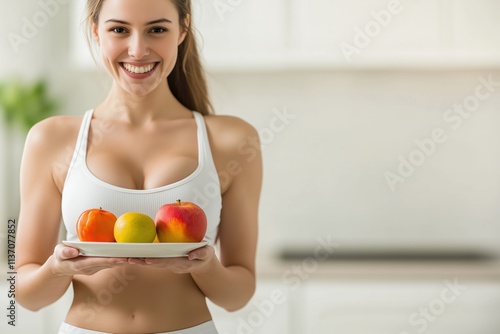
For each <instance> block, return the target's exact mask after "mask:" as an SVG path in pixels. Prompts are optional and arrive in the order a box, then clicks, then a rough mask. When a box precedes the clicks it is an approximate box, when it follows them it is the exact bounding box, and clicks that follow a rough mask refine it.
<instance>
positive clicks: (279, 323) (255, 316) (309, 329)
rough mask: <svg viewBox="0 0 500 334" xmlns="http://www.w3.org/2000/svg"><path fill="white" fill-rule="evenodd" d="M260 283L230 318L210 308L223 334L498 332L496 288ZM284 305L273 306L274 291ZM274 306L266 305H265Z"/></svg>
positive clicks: (455, 283) (453, 282) (455, 282)
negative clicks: (293, 289) (241, 307)
mask: <svg viewBox="0 0 500 334" xmlns="http://www.w3.org/2000/svg"><path fill="white" fill-rule="evenodd" d="M290 287H291V286H287V284H286V283H284V282H283V281H279V280H266V281H260V284H259V289H258V291H257V292H256V295H255V296H254V298H253V299H252V301H251V302H250V303H249V304H248V305H247V306H246V307H245V308H244V309H242V310H240V311H237V312H235V313H228V312H226V311H224V310H221V309H220V308H218V307H216V306H214V305H213V304H210V309H211V311H212V314H213V317H214V321H215V323H216V326H217V328H218V330H219V332H220V333H221V334H229V333H259V334H274V333H282V334H303V333H316V334H331V333H343V334H414V333H422V332H425V333H428V334H443V333H456V334H469V333H471V328H474V332H475V333H476V332H477V333H481V334H498V331H499V330H500V319H498V316H497V315H498V311H499V310H500V283H498V282H488V281H475V280H471V281H467V280H464V281H461V280H460V278H457V277H451V278H449V279H445V280H423V281H421V280H391V279H387V280H355V279H354V280H337V279H335V278H332V279H331V280H324V279H321V280H316V279H307V280H304V281H302V282H301V284H300V286H298V289H297V290H295V291H292V290H291V289H290ZM273 290H274V291H282V292H283V300H284V302H283V303H281V304H277V303H271V302H270V300H271V297H270V295H271V294H272V291H273ZM271 305H272V306H271Z"/></svg>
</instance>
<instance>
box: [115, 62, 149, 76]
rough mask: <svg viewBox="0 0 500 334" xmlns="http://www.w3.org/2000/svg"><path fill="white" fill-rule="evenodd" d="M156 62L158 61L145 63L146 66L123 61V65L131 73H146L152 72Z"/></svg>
mask: <svg viewBox="0 0 500 334" xmlns="http://www.w3.org/2000/svg"><path fill="white" fill-rule="evenodd" d="M156 64H157V63H152V64H148V65H144V66H134V65H130V64H127V63H122V66H123V68H124V69H126V70H127V71H128V72H130V73H135V74H144V73H148V72H151V71H152V70H153V69H154V68H155V66H156Z"/></svg>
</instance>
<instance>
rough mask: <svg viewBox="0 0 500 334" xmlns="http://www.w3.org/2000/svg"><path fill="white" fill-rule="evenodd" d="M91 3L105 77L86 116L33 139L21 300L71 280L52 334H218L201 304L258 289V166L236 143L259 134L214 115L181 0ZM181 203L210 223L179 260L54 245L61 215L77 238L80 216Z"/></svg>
mask: <svg viewBox="0 0 500 334" xmlns="http://www.w3.org/2000/svg"><path fill="white" fill-rule="evenodd" d="M87 9H88V13H87V14H88V22H89V27H90V31H91V34H92V37H93V39H94V40H95V42H96V43H97V45H98V47H99V49H100V54H101V58H102V62H103V65H104V67H105V68H106V70H107V72H108V73H109V74H110V75H111V77H112V78H113V85H112V87H111V89H110V92H109V94H108V95H107V97H106V98H105V99H104V101H103V102H102V103H101V104H99V105H98V106H96V107H95V108H94V109H92V110H90V111H88V112H87V113H85V115H84V116H83V117H74V116H57V117H53V118H49V119H46V120H44V121H42V122H40V123H39V124H37V125H36V126H34V127H33V128H32V130H31V131H30V133H29V135H28V138H27V141H26V147H25V152H24V154H23V161H22V167H21V212H20V217H19V225H18V232H17V233H18V234H17V240H19V243H18V245H17V271H18V283H17V284H18V286H17V289H18V294H17V299H18V302H19V303H20V304H21V305H22V306H24V307H26V308H27V309H30V310H39V309H41V308H43V307H45V306H47V305H49V304H51V303H53V302H55V301H57V300H58V299H59V298H60V297H61V296H62V295H63V294H64V293H65V292H66V290H67V289H68V287H69V286H70V285H71V284H72V286H73V291H74V300H73V303H72V305H71V307H70V309H69V311H68V314H67V316H66V319H65V322H64V323H63V324H62V326H61V329H60V333H61V334H62V333H96V332H97V333H101V332H104V333H216V332H217V331H216V329H215V326H214V324H213V322H212V321H211V315H210V313H209V310H208V309H207V305H206V298H208V299H210V300H211V301H212V302H213V303H215V304H217V305H219V306H221V307H223V308H225V309H227V310H229V311H233V310H237V309H240V308H241V307H243V306H244V305H245V304H246V303H247V302H248V300H249V299H250V298H251V296H252V295H253V293H254V290H255V252H256V242H257V210H258V201H259V196H260V189H261V179H262V167H261V157H260V152H258V151H257V150H255V149H253V150H250V149H249V148H245V144H246V143H248V139H249V138H257V133H256V131H255V129H254V128H252V127H251V126H250V125H249V124H247V123H245V122H244V121H242V120H240V119H238V118H235V117H228V116H213V115H209V113H210V109H211V108H210V103H209V99H208V97H207V93H206V91H207V90H206V85H205V81H204V78H203V73H202V71H201V66H200V62H199V59H198V54H197V51H196V45H195V40H194V36H193V32H192V27H191V22H190V18H191V12H190V1H189V0H141V1H139V0H88V1H87ZM68 148H70V149H68ZM250 151H251V152H250ZM249 152H250V153H251V154H249ZM178 198H181V199H182V200H183V201H191V202H195V203H197V204H198V205H200V206H201V207H202V208H203V209H204V210H205V212H206V214H207V218H208V230H207V235H206V240H207V241H208V242H209V244H208V245H207V246H204V247H202V248H198V249H196V250H193V251H191V252H190V253H189V254H188V256H187V257H179V258H151V259H137V258H102V257H83V256H79V252H78V250H77V249H75V248H71V247H67V246H64V245H62V244H57V241H58V231H59V228H60V221H61V218H62V220H63V221H64V224H65V227H66V229H67V236H66V238H67V239H70V240H77V239H76V232H75V223H76V220H77V218H78V216H79V214H80V213H81V212H82V211H83V210H86V209H89V208H97V207H102V208H104V209H106V210H108V211H111V212H113V213H114V214H115V215H117V216H118V215H120V214H122V213H124V212H127V211H139V212H143V213H147V214H148V215H150V216H154V213H155V211H156V210H157V209H158V208H159V206H161V205H162V204H165V203H169V202H173V201H175V200H176V199H178ZM216 240H217V241H218V243H219V246H220V250H219V256H216V254H215V251H214V243H215V241H216Z"/></svg>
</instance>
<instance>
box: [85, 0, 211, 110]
mask: <svg viewBox="0 0 500 334" xmlns="http://www.w3.org/2000/svg"><path fill="white" fill-rule="evenodd" d="M104 1H105V0H87V4H86V17H85V22H86V24H87V33H88V34H87V42H88V43H89V45H90V46H92V43H91V42H90V41H92V37H91V36H92V25H91V24H92V23H93V24H95V25H97V24H98V22H99V14H100V12H101V8H102V4H103V3H104ZM170 1H172V3H173V4H174V5H175V7H176V8H177V12H178V13H179V22H180V23H179V24H180V27H181V29H183V30H185V31H186V36H185V38H184V41H183V42H182V43H181V44H180V45H179V49H178V57H177V62H176V63H175V66H174V68H173V70H172V72H171V73H170V75H169V76H168V78H167V82H168V85H169V87H170V90H171V91H172V93H173V94H174V96H175V98H176V99H177V100H179V102H180V103H182V104H183V105H184V106H185V107H186V108H188V109H190V110H195V111H198V112H200V113H201V114H203V115H209V114H213V113H214V112H213V106H212V103H211V102H210V98H209V96H208V87H207V82H206V78H205V72H204V71H203V67H202V65H201V61H200V55H199V52H198V46H197V43H196V37H195V35H194V28H193V24H192V22H191V23H190V24H189V25H186V18H188V17H189V18H192V12H191V0H170Z"/></svg>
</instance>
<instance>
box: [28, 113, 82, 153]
mask: <svg viewBox="0 0 500 334" xmlns="http://www.w3.org/2000/svg"><path fill="white" fill-rule="evenodd" d="M81 122H82V116H66V115H58V116H52V117H48V118H46V119H44V120H42V121H40V122H38V123H36V124H35V125H34V126H33V127H32V128H31V129H30V131H29V132H28V136H27V138H26V142H27V145H43V146H51V147H58V146H60V145H62V144H66V143H67V142H68V141H69V140H71V139H73V138H75V137H76V136H77V135H78V131H79V128H80V124H81Z"/></svg>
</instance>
